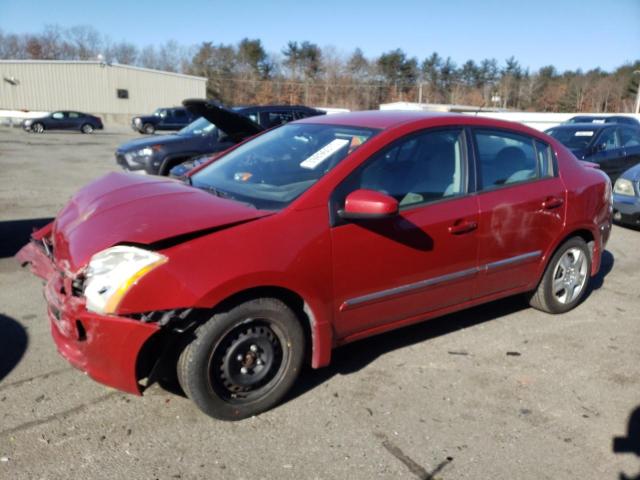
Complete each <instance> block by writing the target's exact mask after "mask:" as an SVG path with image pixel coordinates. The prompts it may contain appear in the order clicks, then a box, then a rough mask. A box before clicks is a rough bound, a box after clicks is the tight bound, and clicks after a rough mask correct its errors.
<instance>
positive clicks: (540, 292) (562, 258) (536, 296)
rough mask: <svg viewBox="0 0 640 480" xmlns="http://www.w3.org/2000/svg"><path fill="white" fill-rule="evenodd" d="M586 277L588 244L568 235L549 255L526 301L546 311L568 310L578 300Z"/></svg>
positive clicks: (588, 265) (561, 311)
mask: <svg viewBox="0 0 640 480" xmlns="http://www.w3.org/2000/svg"><path fill="white" fill-rule="evenodd" d="M590 279H591V255H590V253H589V247H588V246H587V244H586V242H585V241H584V240H583V239H582V238H580V237H573V238H570V239H569V240H567V241H566V242H564V243H563V244H562V245H561V246H560V248H558V250H557V251H556V253H555V254H554V255H553V257H551V261H550V262H549V264H548V265H547V268H546V269H545V272H544V275H543V276H542V280H540V284H539V285H538V288H537V289H536V291H535V292H534V293H533V295H532V296H531V298H530V299H529V304H530V305H531V306H532V307H533V308H536V309H538V310H542V311H543V312H547V313H554V314H555V313H564V312H568V311H569V310H571V309H573V308H574V307H576V306H577V305H578V304H579V303H580V300H582V297H584V294H585V293H586V291H587V288H588V286H589V280H590Z"/></svg>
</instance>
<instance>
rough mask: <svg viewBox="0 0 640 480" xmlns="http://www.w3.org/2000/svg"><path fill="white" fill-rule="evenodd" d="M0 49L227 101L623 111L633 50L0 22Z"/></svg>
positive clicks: (630, 96)
mask: <svg viewBox="0 0 640 480" xmlns="http://www.w3.org/2000/svg"><path fill="white" fill-rule="evenodd" d="M0 58H2V59H38V60H39V59H42V60H96V59H102V60H103V61H105V62H108V63H111V62H117V63H121V64H126V65H135V66H141V67H146V68H154V69H160V70H166V71H171V72H180V73H187V74H191V75H198V76H203V77H206V78H207V79H208V81H207V96H208V97H209V98H211V99H215V100H217V101H219V102H222V103H224V104H227V105H246V104H264V103H292V104H297V103H302V104H306V105H314V106H325V107H342V108H349V109H352V110H359V109H370V108H374V109H375V108H377V107H378V105H380V104H381V103H389V102H396V101H408V102H415V101H422V102H424V103H451V104H463V105H474V106H478V107H480V106H483V107H496V108H504V109H517V110H531V111H548V112H630V111H632V109H633V106H634V102H635V95H636V92H637V89H638V80H639V79H640V75H634V71H637V70H640V59H639V60H636V61H635V62H633V63H629V64H625V65H622V66H620V67H618V68H616V69H615V70H613V71H611V72H606V71H603V70H602V69H600V68H594V69H591V70H587V71H583V70H580V69H578V70H575V71H571V70H567V71H564V72H559V71H558V70H557V69H556V68H555V67H554V66H553V65H548V66H544V67H542V68H539V69H537V70H534V71H532V70H530V69H528V68H525V67H523V66H522V64H521V63H520V62H519V61H518V60H517V59H516V58H515V57H510V58H507V59H505V60H504V61H498V60H496V59H495V58H487V59H483V60H480V61H475V60H467V61H466V62H464V63H462V64H457V63H456V62H454V61H453V60H452V59H451V58H450V57H444V56H441V55H440V54H438V53H436V52H434V53H432V54H430V55H429V56H427V57H426V58H424V59H422V60H419V59H418V58H416V57H411V56H409V55H407V53H406V52H404V51H403V50H402V49H400V48H397V49H391V50H389V51H387V52H385V53H383V54H381V55H380V56H378V57H375V58H368V57H366V56H365V55H364V53H363V51H362V50H361V49H360V48H356V49H355V50H354V51H353V52H350V53H349V54H346V55H345V54H342V53H340V52H339V51H338V50H336V48H335V47H330V46H329V47H320V46H318V45H317V44H315V43H312V42H310V41H301V42H299V41H290V42H288V43H287V45H285V46H284V48H282V50H281V51H280V52H276V53H272V52H267V51H266V50H265V48H264V46H263V44H262V41H261V40H260V39H250V38H244V39H242V40H241V41H240V42H238V43H236V44H223V43H218V44H216V43H215V42H209V41H205V42H202V43H201V44H199V45H195V46H184V45H180V44H179V43H177V42H176V41H174V40H169V41H167V42H165V43H164V44H161V45H147V46H144V47H142V48H139V47H137V46H136V45H134V44H132V43H130V42H126V41H122V42H113V41H111V40H110V39H109V38H108V37H107V36H105V35H102V34H101V33H100V32H98V31H97V30H95V29H94V28H92V27H88V26H75V27H71V28H62V27H59V26H47V27H45V28H44V29H43V30H42V31H41V32H39V33H33V34H32V33H25V34H15V33H4V32H2V31H0Z"/></svg>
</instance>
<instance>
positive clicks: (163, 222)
mask: <svg viewBox="0 0 640 480" xmlns="http://www.w3.org/2000/svg"><path fill="white" fill-rule="evenodd" d="M611 212H612V205H611V185H610V183H609V180H608V179H607V177H606V175H604V174H603V173H602V172H600V171H599V170H598V169H597V168H595V167H594V166H593V165H589V164H586V163H583V162H579V161H577V160H576V158H575V157H574V156H573V155H572V154H571V153H570V152H569V151H568V150H566V149H565V148H564V147H563V146H562V145H561V144H560V143H558V142H557V141H555V140H554V139H552V138H551V137H548V136H547V135H544V134H542V133H540V132H537V131H535V130H532V129H530V128H527V127H525V126H522V125H519V124H514V123H507V122H501V121H496V120H491V119H486V118H478V117H470V116H460V115H450V114H445V115H435V114H424V113H415V112H411V113H409V112H359V113H351V114H344V115H329V116H326V117H314V118H311V119H307V120H302V121H298V122H293V123H290V124H287V125H284V126H282V127H279V128H277V129H274V130H270V131H268V132H266V133H263V134H261V135H259V136H257V137H254V138H253V139H252V140H249V141H247V142H244V143H242V144H240V145H238V146H236V147H235V148H234V149H232V150H230V151H228V152H227V153H226V154H224V155H223V156H220V157H218V158H216V159H215V160H214V161H212V162H211V163H209V164H208V165H205V166H203V167H201V168H199V169H198V170H197V171H194V172H193V173H192V174H191V175H190V177H189V178H188V181H187V183H181V182H178V181H175V180H170V179H162V178H144V177H143V178H141V177H138V176H132V175H127V174H124V173H112V174H109V175H107V176H105V177H103V178H101V179H99V180H97V181H95V182H94V183H92V184H90V185H88V186H86V187H85V188H83V189H82V190H80V191H79V192H78V193H77V194H76V195H75V196H74V197H73V198H72V200H71V201H70V202H69V204H68V205H67V206H66V207H64V209H63V210H62V211H61V212H60V213H59V215H58V217H57V218H56V220H55V221H54V222H53V223H52V224H50V225H48V226H46V227H45V228H43V229H42V230H40V231H38V232H36V233H35V234H34V235H33V241H32V242H31V243H30V244H29V245H27V246H25V247H24V248H23V249H22V250H21V251H20V252H19V254H18V258H19V259H20V261H21V262H23V263H31V264H32V269H33V271H34V272H35V273H36V274H38V275H40V276H41V277H43V278H44V279H45V280H46V288H45V295H46V299H47V304H48V316H49V320H50V322H51V331H52V334H53V338H54V341H55V342H56V345H57V347H58V350H59V351H60V353H61V354H62V355H63V356H64V357H65V358H66V359H67V360H68V361H69V362H71V363H72V364H73V365H75V366H76V367H78V368H80V369H81V370H83V371H85V372H87V373H88V374H89V375H91V376H92V377H93V378H94V379H96V380H98V381H100V382H103V383H105V384H107V385H110V386H113V387H116V388H118V389H121V390H124V391H127V392H131V393H137V394H140V393H141V392H142V390H143V389H144V387H146V386H148V385H149V384H150V383H152V382H153V381H155V380H157V379H158V377H161V376H162V375H163V373H162V372H163V371H166V369H167V366H168V367H169V369H171V370H173V372H174V373H175V372H177V378H178V380H179V382H180V385H181V386H182V388H183V390H184V391H185V393H186V394H187V395H188V396H189V398H191V399H192V400H193V401H194V402H195V403H196V404H197V405H198V407H199V408H200V409H202V410H203V411H204V412H205V413H207V414H209V415H211V416H213V417H217V418H221V419H237V418H243V417H247V416H250V415H254V414H257V413H259V412H262V411H264V410H266V409H269V408H271V407H273V406H275V405H276V404H278V403H279V402H280V401H281V400H282V398H283V397H284V396H285V395H286V393H287V391H288V390H289V389H290V387H291V386H292V385H293V383H294V381H295V380H296V377H297V376H298V374H299V372H300V369H301V368H302V367H303V364H304V363H305V362H307V361H308V362H310V364H311V366H312V367H314V368H318V367H322V366H324V365H327V364H328V363H329V361H330V359H331V351H332V348H333V347H336V346H338V345H342V344H345V343H348V342H352V341H354V340H358V339H361V338H364V337H367V336H370V335H374V334H378V333H382V332H384V331H387V330H391V329H394V328H398V327H402V326H405V325H409V324H412V323H416V322H420V321H423V320H426V319H429V318H432V317H436V316H440V315H443V314H446V313H449V312H453V311H456V310H461V309H464V308H468V307H471V306H473V305H478V304H480V303H484V302H488V301H491V300H495V299H497V298H501V297H506V296H509V295H514V294H520V293H528V294H529V298H530V302H531V305H532V306H533V307H535V308H538V309H540V310H544V311H546V312H550V313H561V312H565V311H567V310H570V309H571V308H573V307H575V306H576V305H577V304H578V303H579V302H580V300H581V299H582V297H583V296H584V294H585V292H586V290H587V288H588V284H589V279H590V278H591V277H593V276H594V275H595V274H596V273H597V272H598V269H599V268H600V259H601V256H602V252H603V249H604V248H605V244H606V242H607V239H608V237H609V233H610V228H611Z"/></svg>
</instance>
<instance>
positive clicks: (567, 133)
mask: <svg viewBox="0 0 640 480" xmlns="http://www.w3.org/2000/svg"><path fill="white" fill-rule="evenodd" d="M546 133H547V134H548V135H551V136H552V137H553V138H555V139H556V140H558V141H559V142H560V143H562V144H563V145H564V146H565V147H568V148H570V149H571V150H582V149H584V148H587V147H588V146H589V144H590V143H591V141H592V140H593V138H594V137H595V136H596V135H597V133H598V132H597V131H596V130H593V129H590V128H552V129H551V130H547V132H546Z"/></svg>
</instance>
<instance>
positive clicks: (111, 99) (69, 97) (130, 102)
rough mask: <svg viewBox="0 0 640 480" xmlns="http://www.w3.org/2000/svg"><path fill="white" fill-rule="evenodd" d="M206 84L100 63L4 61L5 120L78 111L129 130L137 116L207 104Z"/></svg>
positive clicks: (0, 102) (1, 99)
mask: <svg viewBox="0 0 640 480" xmlns="http://www.w3.org/2000/svg"><path fill="white" fill-rule="evenodd" d="M206 83H207V79H206V78H203V77H195V76H191V75H184V74H180V73H173V72H164V71H160V70H151V69H148V68H140V67H132V66H129V65H120V64H108V63H104V62H98V61H59V60H0V115H2V110H4V111H5V115H4V116H12V115H13V116H29V115H28V112H50V111H54V110H77V111H80V112H86V113H90V114H93V115H98V116H100V117H102V119H103V121H105V123H110V122H117V123H125V124H126V123H128V122H129V121H130V119H131V117H132V116H134V115H140V114H150V113H152V112H153V111H154V110H155V109H156V108H158V107H173V106H177V105H180V104H181V103H182V100H184V99H185V98H204V97H205V96H206ZM9 111H14V112H15V111H18V112H22V113H24V115H20V114H19V113H13V114H9V113H8V112H9Z"/></svg>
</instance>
